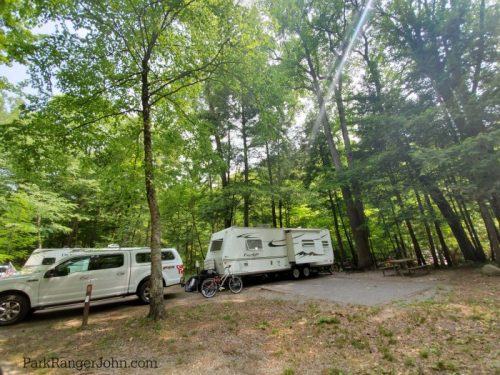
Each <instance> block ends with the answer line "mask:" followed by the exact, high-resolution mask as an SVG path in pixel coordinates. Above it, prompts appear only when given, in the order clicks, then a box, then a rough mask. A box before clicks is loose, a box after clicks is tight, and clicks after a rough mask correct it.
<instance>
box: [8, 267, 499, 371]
mask: <svg viewBox="0 0 500 375" xmlns="http://www.w3.org/2000/svg"><path fill="white" fill-rule="evenodd" d="M499 284H500V283H499V279H498V278H487V277H484V276H481V275H479V274H477V273H476V272H474V271H471V270H459V271H456V272H454V273H453V274H452V275H451V277H450V278H449V279H448V280H447V281H446V292H444V291H443V292H442V293H440V294H438V296H437V297H435V298H434V299H433V300H430V301H424V302H418V303H411V304H407V303H404V302H398V303H393V304H390V305H384V306H381V307H380V306H379V307H361V306H338V305H335V304H330V303H326V302H319V301H304V302H297V301H291V300H285V299H276V297H275V296H270V295H269V293H267V292H264V291H261V290H257V289H256V290H252V291H248V292H247V293H242V294H241V295H237V296H236V295H232V294H231V293H223V294H220V295H217V296H216V297H215V298H214V299H212V300H205V299H202V298H201V296H200V298H199V299H196V303H195V305H194V306H175V307H169V308H168V318H167V320H165V321H162V322H152V321H149V320H148V319H146V318H144V315H145V314H146V312H147V308H146V307H141V306H127V307H124V308H123V309H117V310H113V311H111V312H101V313H99V314H95V315H92V316H91V320H90V321H91V324H90V325H89V326H88V327H87V328H86V329H81V328H79V324H80V321H79V319H78V318H75V317H72V318H66V319H52V320H50V321H39V322H36V321H35V322H28V323H25V324H22V325H20V326H15V327H8V328H4V329H3V330H2V332H3V334H2V337H1V338H0V344H1V346H0V348H1V349H0V358H1V361H2V366H3V367H4V370H10V372H7V374H9V373H11V372H12V373H17V372H19V373H23V372H26V371H27V370H24V369H23V368H22V367H23V360H24V359H23V358H24V357H30V358H33V359H34V358H38V359H40V358H43V357H57V358H59V359H95V360H96V359H98V358H100V357H104V358H107V359H110V358H114V359H117V360H132V359H140V360H141V359H142V360H156V361H157V364H158V368H156V369H141V370H137V369H123V368H122V369H114V370H111V369H107V370H103V369H84V370H83V371H81V372H80V373H87V374H88V373H97V374H99V373H104V372H106V373H109V372H114V373H139V374H149V373H163V374H206V373H211V374H280V375H281V374H288V375H291V374H419V373H421V374H433V373H436V374H439V373H450V374H453V373H457V374H500V361H499V360H498V358H500V351H499V350H500V349H499V346H498V342H499V337H500V335H499V327H498V321H499V311H500V290H499V289H500V288H499ZM36 371H38V372H39V373H48V374H52V373H54V374H55V373H57V374H60V373H75V372H77V371H75V370H63V369H38V370H36Z"/></svg>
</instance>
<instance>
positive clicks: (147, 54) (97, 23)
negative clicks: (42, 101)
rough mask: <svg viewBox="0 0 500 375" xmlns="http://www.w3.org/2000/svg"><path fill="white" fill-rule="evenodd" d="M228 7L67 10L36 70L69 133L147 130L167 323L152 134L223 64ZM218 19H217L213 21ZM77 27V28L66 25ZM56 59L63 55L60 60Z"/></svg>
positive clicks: (154, 304) (154, 259)
mask: <svg viewBox="0 0 500 375" xmlns="http://www.w3.org/2000/svg"><path fill="white" fill-rule="evenodd" d="M225 5H227V4H224V2H217V1H213V2H206V3H204V4H199V3H194V2H192V1H168V2H148V1H140V0H137V1H131V2H127V3H126V4H124V3H122V2H119V1H110V2H106V3H102V2H100V1H83V2H80V1H79V2H69V3H64V4H62V5H61V7H60V8H59V9H58V10H59V15H58V16H57V17H56V21H59V22H60V25H61V31H60V32H59V33H56V34H54V35H53V36H51V37H49V38H47V39H45V40H44V41H43V43H42V47H43V48H40V49H39V51H40V53H38V54H37V55H36V56H35V57H34V58H33V59H32V61H33V65H32V66H33V67H34V68H35V70H38V72H42V73H44V74H45V78H47V77H48V78H47V79H48V80H49V81H47V80H46V83H47V84H49V87H50V83H51V81H50V79H52V77H55V78H56V82H57V85H58V87H59V89H60V90H61V91H63V92H65V93H67V95H66V96H65V99H66V104H67V106H68V107H69V108H73V113H72V116H70V117H67V118H64V120H63V121H61V122H62V125H63V126H64V127H65V129H66V130H65V131H69V132H77V131H82V130H83V129H85V130H87V129H88V128H90V127H91V126H92V125H95V124H98V123H99V122H100V121H103V120H104V119H107V118H117V117H123V116H133V115H135V114H138V115H139V117H138V119H137V120H139V121H138V122H139V123H140V124H141V127H142V135H143V149H144V164H143V167H144V178H145V187H146V197H147V202H148V206H149V211H150V223H151V226H150V228H151V279H150V288H151V289H150V296H151V297H150V301H151V304H150V312H149V316H150V317H151V318H152V319H161V318H163V317H164V316H165V309H164V306H163V283H162V269H161V251H160V249H161V223H160V212H159V208H158V202H157V193H156V187H155V172H154V171H155V168H154V156H153V137H152V131H153V128H154V127H155V126H159V125H161V124H155V109H156V107H157V106H158V105H160V104H161V103H171V104H170V105H171V108H172V110H173V111H175V105H176V94H178V93H180V92H181V91H182V90H183V89H185V88H187V87H191V86H193V85H196V84H197V83H199V82H201V81H203V80H206V79H207V78H208V76H209V75H210V74H211V72H213V71H214V70H215V69H216V67H217V66H218V65H219V63H220V58H221V53H222V50H223V48H224V47H225V46H226V45H227V41H228V39H227V37H226V36H225V35H230V32H229V30H227V28H226V25H227V24H225V23H224V12H225V9H224V6H225ZM214 12H217V15H216V14H215V13H214ZM68 24H71V25H72V27H71V28H70V27H68V26H67V25H68ZM56 51H57V52H56Z"/></svg>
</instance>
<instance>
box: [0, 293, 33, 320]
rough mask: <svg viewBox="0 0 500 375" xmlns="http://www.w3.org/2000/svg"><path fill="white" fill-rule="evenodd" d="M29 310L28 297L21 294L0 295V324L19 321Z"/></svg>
mask: <svg viewBox="0 0 500 375" xmlns="http://www.w3.org/2000/svg"><path fill="white" fill-rule="evenodd" d="M29 311H30V302H29V300H28V298H26V297H25V296H23V295H21V294H5V295H3V296H1V297H0V326H8V325H11V324H16V323H19V322H20V321H21V320H23V319H24V318H25V317H26V316H27V315H28V313H29Z"/></svg>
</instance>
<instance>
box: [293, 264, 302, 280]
mask: <svg viewBox="0 0 500 375" xmlns="http://www.w3.org/2000/svg"><path fill="white" fill-rule="evenodd" d="M292 277H293V278H294V279H295V280H298V279H300V269H298V268H297V267H293V269H292Z"/></svg>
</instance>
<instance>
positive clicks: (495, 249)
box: [477, 200, 500, 263]
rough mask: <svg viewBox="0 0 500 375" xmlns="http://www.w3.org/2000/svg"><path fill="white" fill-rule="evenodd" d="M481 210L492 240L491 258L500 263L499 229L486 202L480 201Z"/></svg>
mask: <svg viewBox="0 0 500 375" xmlns="http://www.w3.org/2000/svg"><path fill="white" fill-rule="evenodd" d="M477 203H478V204H479V210H480V211H481V216H482V218H483V221H484V225H485V226H486V231H487V232H488V238H489V240H490V249H491V258H492V259H495V261H496V262H498V263H500V242H499V241H498V235H497V229H496V227H495V223H494V221H493V218H492V217H491V215H490V211H489V209H488V206H487V205H486V202H484V201H482V200H479V201H478V202H477Z"/></svg>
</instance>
